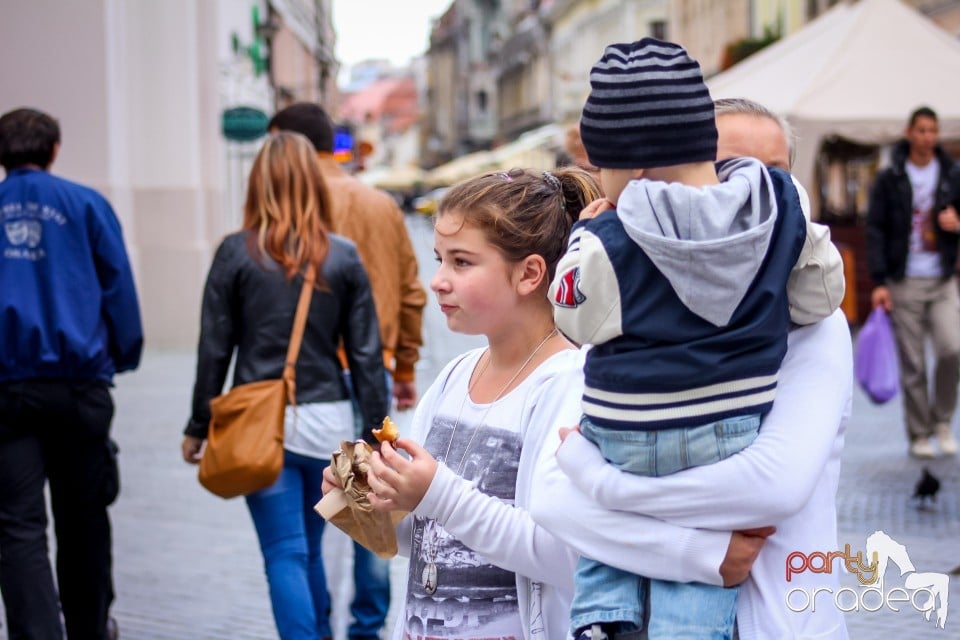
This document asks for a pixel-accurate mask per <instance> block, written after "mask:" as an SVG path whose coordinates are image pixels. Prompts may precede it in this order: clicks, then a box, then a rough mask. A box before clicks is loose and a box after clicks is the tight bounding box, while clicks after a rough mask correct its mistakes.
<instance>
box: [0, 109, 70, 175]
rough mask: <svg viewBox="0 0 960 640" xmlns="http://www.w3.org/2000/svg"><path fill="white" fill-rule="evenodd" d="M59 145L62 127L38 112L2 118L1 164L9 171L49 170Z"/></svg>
mask: <svg viewBox="0 0 960 640" xmlns="http://www.w3.org/2000/svg"><path fill="white" fill-rule="evenodd" d="M59 143H60V125H59V123H57V121H56V120H55V119H53V118H52V117H50V116H48V115H47V114H45V113H44V112H42V111H37V110H36V109H28V108H22V109H14V110H13V111H8V112H7V113H5V114H3V116H0V164H2V165H3V168H4V169H6V170H7V171H12V170H13V169H17V168H19V167H24V166H26V165H31V164H32V165H37V166H38V167H42V168H44V169H46V168H47V167H48V166H50V163H51V162H53V149H54V147H56V145H57V144H59Z"/></svg>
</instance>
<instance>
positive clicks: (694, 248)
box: [617, 158, 777, 327]
mask: <svg viewBox="0 0 960 640" xmlns="http://www.w3.org/2000/svg"><path fill="white" fill-rule="evenodd" d="M717 175H718V178H719V179H720V184H719V185H715V186H709V187H689V186H687V185H683V184H678V183H669V184H668V183H666V182H656V181H651V180H634V181H632V182H630V183H629V184H628V185H627V187H626V189H624V192H623V194H621V196H620V199H619V201H618V202H617V215H618V217H619V218H620V221H621V222H622V223H623V226H624V229H625V230H626V232H627V235H629V236H630V238H631V239H632V240H633V241H634V242H635V243H637V244H638V245H639V246H640V248H641V249H643V251H644V253H646V255H647V256H648V257H649V258H650V260H651V261H653V263H654V265H656V267H657V269H658V270H659V271H660V272H661V273H662V274H663V275H664V277H665V278H666V279H667V280H668V281H669V283H670V286H671V287H672V288H673V290H674V292H675V293H676V294H677V296H678V297H679V298H680V300H681V301H682V302H683V304H684V305H685V306H686V307H687V308H688V309H689V310H690V311H692V312H693V313H695V314H696V315H698V316H700V317H701V318H703V319H704V320H706V321H708V322H710V323H711V324H713V325H715V326H718V327H722V326H726V325H727V324H728V323H729V322H730V318H731V317H732V316H733V312H734V311H735V310H736V308H737V306H738V305H739V304H740V302H741V301H742V300H743V297H744V296H745V295H746V293H747V290H748V289H749V288H750V285H751V284H752V283H753V280H754V278H755V276H756V274H757V272H758V271H759V269H760V266H761V265H762V263H763V260H764V258H765V257H766V255H767V248H768V247H769V245H770V240H771V237H772V235H773V228H774V224H775V222H776V218H777V201H776V194H775V193H774V189H773V182H772V181H771V179H770V174H769V173H768V172H767V170H766V168H765V167H764V166H763V165H762V164H761V163H760V162H759V161H758V160H755V159H753V158H736V159H733V160H727V161H724V162H721V163H719V164H718V165H717Z"/></svg>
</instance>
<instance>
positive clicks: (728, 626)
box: [570, 415, 760, 640]
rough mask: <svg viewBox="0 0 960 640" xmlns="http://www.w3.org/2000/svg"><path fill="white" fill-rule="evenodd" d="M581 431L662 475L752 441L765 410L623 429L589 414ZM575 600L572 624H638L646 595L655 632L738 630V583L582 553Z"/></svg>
mask: <svg viewBox="0 0 960 640" xmlns="http://www.w3.org/2000/svg"><path fill="white" fill-rule="evenodd" d="M580 430H581V432H582V433H583V435H584V436H585V437H586V438H587V439H588V440H590V441H591V442H593V443H594V444H596V445H597V447H598V448H599V449H600V452H601V453H602V454H603V456H604V457H605V458H606V459H607V460H608V461H609V462H610V463H611V464H613V465H614V466H615V467H617V468H619V469H622V470H624V471H627V472H628V473H635V474H637V475H642V476H651V477H656V476H665V475H669V474H671V473H675V472H677V471H682V470H683V469H688V468H690V467H699V466H703V465H707V464H713V463H714V462H718V461H720V460H722V459H724V458H726V457H729V456H731V455H733V454H734V453H737V452H738V451H741V450H743V449H745V448H746V447H748V446H749V445H750V443H751V442H753V441H754V439H755V438H756V437H757V433H758V432H759V430H760V416H759V415H748V416H737V417H734V418H726V419H724V420H720V421H717V422H713V423H710V424H705V425H701V426H698V427H692V428H688V429H664V430H660V431H622V430H618V429H607V428H603V427H598V426H596V425H594V424H592V423H591V422H590V420H588V419H587V418H586V417H584V418H583V419H582V420H581V422H580ZM575 581H576V589H575V593H574V598H573V604H572V605H571V614H570V615H571V628H572V629H573V631H574V632H576V630H578V629H580V628H583V627H587V626H590V625H591V624H597V623H613V622H621V623H628V624H630V625H635V626H636V627H638V628H639V627H640V626H641V625H642V621H643V614H644V601H648V602H649V603H650V611H649V623H648V628H647V635H648V637H649V638H650V640H660V639H662V638H663V639H665V638H673V639H676V640H684V639H690V640H693V639H701V638H703V639H711V640H720V639H725V640H729V638H731V637H732V636H733V622H734V617H735V615H736V605H737V589H736V588H732V589H728V588H724V587H718V586H714V585H706V584H698V583H677V582H667V581H664V580H655V579H652V578H650V579H648V578H643V577H642V576H638V575H635V574H632V573H630V572H627V571H623V570H622V569H617V568H615V567H610V566H608V565H605V564H603V563H601V562H597V561H596V560H591V559H589V558H584V557H581V558H580V560H579V562H578V563H577V572H576V576H575Z"/></svg>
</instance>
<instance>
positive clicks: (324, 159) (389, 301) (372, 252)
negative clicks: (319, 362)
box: [269, 102, 427, 409]
mask: <svg viewBox="0 0 960 640" xmlns="http://www.w3.org/2000/svg"><path fill="white" fill-rule="evenodd" d="M269 129H270V131H295V132H297V133H300V134H303V135H305V136H306V137H307V138H309V139H310V142H312V143H313V146H314V148H315V149H316V150H317V163H318V164H319V165H320V172H321V173H322V174H323V178H324V180H326V182H327V186H328V187H329V188H330V196H331V206H332V209H333V225H334V229H333V231H334V232H336V233H339V234H341V235H344V236H346V237H348V238H350V239H351V240H353V242H354V243H355V244H356V245H357V250H358V251H359V252H360V258H361V259H362V260H363V264H364V266H365V267H366V268H367V275H368V276H369V277H370V284H371V285H372V286H373V298H374V302H375V304H376V307H377V315H378V316H379V319H380V337H381V340H382V342H383V360H384V364H385V365H386V367H387V369H388V370H389V371H390V372H391V373H392V374H393V382H394V385H393V396H394V397H395V398H396V400H397V408H398V409H408V408H410V407H412V406H413V405H414V404H415V402H416V399H417V392H416V388H415V386H414V370H413V365H414V363H415V362H416V361H417V359H418V358H419V353H418V350H419V348H420V346H421V345H422V344H423V338H422V337H421V333H420V325H421V320H422V316H423V306H424V305H425V304H426V301H427V296H426V293H425V292H424V290H423V286H422V285H421V284H420V280H419V279H418V277H417V258H416V256H415V255H414V253H413V246H412V245H411V244H410V236H409V235H408V234H407V228H406V226H404V222H403V213H401V211H400V208H399V207H398V206H397V204H396V202H394V200H393V198H391V197H390V196H389V195H388V194H387V193H385V192H383V191H380V190H379V189H374V188H373V187H369V186H367V185H365V184H363V183H362V182H360V181H359V180H357V179H356V178H354V177H353V176H351V175H350V174H349V173H347V172H346V171H344V169H343V168H342V167H341V166H340V164H339V163H338V162H337V161H336V160H335V159H334V157H333V134H334V131H333V122H332V121H331V120H330V117H329V116H328V115H327V113H326V112H325V111H324V110H323V109H322V108H321V107H320V106H319V105H317V104H313V103H310V102H299V103H297V104H294V105H291V106H289V107H287V108H286V109H283V110H281V111H278V112H277V113H276V114H275V115H274V116H273V118H272V119H271V120H270V125H269Z"/></svg>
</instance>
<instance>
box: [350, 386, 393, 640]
mask: <svg viewBox="0 0 960 640" xmlns="http://www.w3.org/2000/svg"><path fill="white" fill-rule="evenodd" d="M343 378H344V382H346V385H347V390H348V391H349V392H350V402H351V403H352V404H353V415H354V421H355V422H356V433H361V432H362V431H363V425H362V424H361V421H362V418H361V417H360V406H359V405H358V404H357V394H356V391H355V390H354V388H353V380H352V379H351V377H350V372H349V371H344V372H343ZM392 396H393V376H391V375H390V373H389V372H387V397H392ZM353 586H354V592H353V593H354V595H353V602H351V603H350V616H351V618H352V620H351V622H350V627H349V628H348V629H347V635H348V637H349V639H350V640H376V639H377V638H379V637H380V636H379V633H380V630H381V629H383V626H384V624H385V623H386V620H387V611H388V610H389V609H390V561H389V560H384V559H383V558H381V557H379V556H377V554H375V553H373V552H372V551H369V550H367V549H366V547H363V546H362V545H359V544H357V543H356V542H354V543H353Z"/></svg>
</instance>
